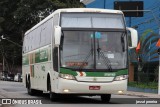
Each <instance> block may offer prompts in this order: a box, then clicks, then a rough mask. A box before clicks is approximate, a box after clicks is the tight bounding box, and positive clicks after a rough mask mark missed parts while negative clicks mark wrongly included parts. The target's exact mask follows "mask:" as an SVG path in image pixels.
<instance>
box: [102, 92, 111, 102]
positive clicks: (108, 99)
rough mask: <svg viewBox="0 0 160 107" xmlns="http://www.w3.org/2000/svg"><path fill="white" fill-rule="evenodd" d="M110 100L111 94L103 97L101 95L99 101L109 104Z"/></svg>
mask: <svg viewBox="0 0 160 107" xmlns="http://www.w3.org/2000/svg"><path fill="white" fill-rule="evenodd" d="M110 99H111V94H103V95H101V100H102V102H104V103H109V101H110Z"/></svg>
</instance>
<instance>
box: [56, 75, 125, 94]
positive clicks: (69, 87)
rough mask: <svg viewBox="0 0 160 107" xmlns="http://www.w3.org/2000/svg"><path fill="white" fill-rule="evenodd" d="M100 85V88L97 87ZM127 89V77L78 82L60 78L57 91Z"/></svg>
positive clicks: (116, 90)
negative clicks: (115, 79)
mask: <svg viewBox="0 0 160 107" xmlns="http://www.w3.org/2000/svg"><path fill="white" fill-rule="evenodd" d="M92 87H93V88H92ZM96 87H98V88H96ZM126 90H127V79H126V80H121V81H112V82H106V83H100V82H98V83H93V82H78V81H75V80H66V79H62V78H59V82H58V85H57V88H56V90H55V93H59V94H123V93H124V92H125V91H126Z"/></svg>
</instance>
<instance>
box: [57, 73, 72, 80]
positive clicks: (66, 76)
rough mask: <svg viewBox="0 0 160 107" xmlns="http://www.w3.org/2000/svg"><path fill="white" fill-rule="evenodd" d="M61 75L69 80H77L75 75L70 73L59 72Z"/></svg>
mask: <svg viewBox="0 0 160 107" xmlns="http://www.w3.org/2000/svg"><path fill="white" fill-rule="evenodd" d="M59 77H60V78H63V79H67V80H75V77H74V76H73V75H70V74H59Z"/></svg>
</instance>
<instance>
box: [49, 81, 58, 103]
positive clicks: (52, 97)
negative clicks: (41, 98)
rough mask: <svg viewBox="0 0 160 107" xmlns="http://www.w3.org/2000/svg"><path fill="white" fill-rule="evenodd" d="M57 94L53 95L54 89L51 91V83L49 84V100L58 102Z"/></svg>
mask: <svg viewBox="0 0 160 107" xmlns="http://www.w3.org/2000/svg"><path fill="white" fill-rule="evenodd" d="M56 96H57V95H56V93H53V92H52V89H51V82H49V98H50V100H51V101H56V99H57V97H56Z"/></svg>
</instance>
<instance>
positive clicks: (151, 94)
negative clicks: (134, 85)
mask: <svg viewBox="0 0 160 107" xmlns="http://www.w3.org/2000/svg"><path fill="white" fill-rule="evenodd" d="M125 95H128V96H138V97H147V98H160V95H158V94H153V93H143V92H134V91H127V92H125Z"/></svg>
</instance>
